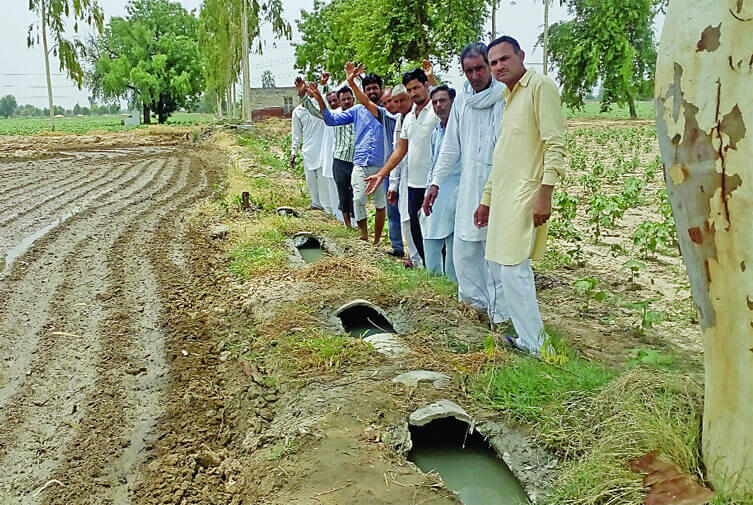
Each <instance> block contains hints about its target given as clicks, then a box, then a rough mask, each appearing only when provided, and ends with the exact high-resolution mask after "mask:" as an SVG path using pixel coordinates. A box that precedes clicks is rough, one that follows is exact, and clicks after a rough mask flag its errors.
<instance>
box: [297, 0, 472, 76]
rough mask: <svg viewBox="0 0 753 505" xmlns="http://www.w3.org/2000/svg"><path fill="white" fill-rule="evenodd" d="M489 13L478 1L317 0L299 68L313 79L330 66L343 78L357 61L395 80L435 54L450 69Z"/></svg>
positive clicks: (304, 25)
mask: <svg viewBox="0 0 753 505" xmlns="http://www.w3.org/2000/svg"><path fill="white" fill-rule="evenodd" d="M486 14H487V5H486V3H484V2H478V1H476V0H444V1H440V0H333V1H332V2H331V3H328V4H325V3H324V2H322V1H319V0H316V1H315V2H314V7H313V9H312V10H311V11H310V12H305V11H304V12H301V20H300V21H299V22H298V30H299V32H300V33H301V38H302V40H303V42H302V43H301V44H298V45H297V46H296V68H298V69H299V70H301V71H304V72H306V74H307V76H308V78H309V79H313V78H314V76H315V75H317V74H319V73H321V72H322V71H324V70H328V71H330V72H332V73H333V75H334V76H335V78H337V79H341V78H342V77H344V71H343V67H344V65H345V62H347V61H348V60H351V59H352V60H358V61H360V62H363V63H364V64H365V65H366V68H367V69H368V71H370V72H377V73H380V74H384V75H386V76H387V77H388V78H391V77H394V76H396V75H397V74H398V73H399V72H400V71H401V70H402V69H403V68H404V67H405V66H407V65H411V64H413V65H415V64H417V63H419V62H420V61H421V60H422V59H423V58H431V59H432V60H433V61H434V62H436V63H437V64H438V65H439V67H440V68H443V69H445V70H446V69H447V68H449V65H450V63H451V62H452V61H453V58H454V57H455V56H457V54H458V53H459V52H460V50H461V49H462V47H463V46H465V45H466V44H467V43H468V42H470V41H473V40H478V39H480V38H481V35H482V32H483V23H484V20H485V19H486Z"/></svg>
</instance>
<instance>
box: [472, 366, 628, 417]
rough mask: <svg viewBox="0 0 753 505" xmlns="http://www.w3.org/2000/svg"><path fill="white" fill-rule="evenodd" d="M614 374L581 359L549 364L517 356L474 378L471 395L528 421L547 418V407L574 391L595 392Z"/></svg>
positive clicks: (559, 401)
mask: <svg viewBox="0 0 753 505" xmlns="http://www.w3.org/2000/svg"><path fill="white" fill-rule="evenodd" d="M615 375H616V374H615V372H613V371H612V370H609V369H607V368H605V367H603V366H600V365H597V364H595V363H591V362H589V361H586V360H584V359H581V358H577V357H572V358H570V359H569V360H568V361H567V363H564V364H562V365H556V366H554V365H549V364H547V363H544V362H542V361H540V360H538V359H536V358H533V357H529V356H518V357H516V358H515V359H513V361H512V362H511V363H510V364H507V365H504V366H502V367H494V366H491V367H487V368H486V369H484V370H482V372H481V373H480V374H478V375H477V376H476V377H475V378H474V381H473V382H474V387H473V391H474V393H475V394H474V396H475V397H476V398H478V399H480V400H482V401H483V402H484V403H485V404H486V405H488V406H490V407H492V408H495V409H499V410H504V411H505V412H507V413H509V414H511V415H513V416H515V417H517V418H519V419H521V420H524V421H528V422H539V421H542V420H543V419H544V418H545V417H546V409H547V408H549V406H550V405H552V404H555V403H561V402H563V401H564V400H565V399H566V398H567V397H568V396H569V395H570V394H571V393H572V392H573V391H579V392H591V393H592V392H595V391H598V390H599V389H600V388H602V387H603V386H604V385H605V384H607V383H608V382H609V381H611V380H612V379H614V377H615Z"/></svg>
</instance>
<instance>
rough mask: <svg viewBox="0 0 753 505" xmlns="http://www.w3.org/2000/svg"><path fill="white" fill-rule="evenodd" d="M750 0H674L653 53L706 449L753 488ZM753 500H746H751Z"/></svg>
mask: <svg viewBox="0 0 753 505" xmlns="http://www.w3.org/2000/svg"><path fill="white" fill-rule="evenodd" d="M752 20H753V2H751V1H747V2H745V1H743V0H672V2H671V3H670V5H669V9H668V11H667V16H666V22H665V25H664V31H663V33H662V38H661V44H660V46H659V54H658V61H657V65H656V90H655V96H656V109H657V120H656V122H657V129H658V134H659V144H660V146H661V152H662V157H663V159H664V166H665V180H666V183H667V188H668V194H669V199H670V202H671V204H672V211H673V213H674V217H675V223H676V225H677V235H678V238H679V243H680V249H681V251H682V255H683V258H684V260H685V266H686V269H687V271H688V276H689V277H690V283H691V286H692V290H693V298H694V300H695V303H696V305H697V306H698V308H699V309H700V312H701V328H702V331H703V340H704V362H705V383H706V394H705V405H704V415H703V456H704V460H705V464H706V468H707V471H708V477H709V480H710V481H711V483H712V484H713V485H714V487H715V488H716V489H717V490H718V491H722V492H726V493H731V494H746V493H747V494H749V495H753V486H752V483H753V450H752V449H751V448H753V277H751V273H753V270H751V272H747V269H748V268H751V269H753V232H752V231H751V216H752V211H753V162H751V160H752V159H753V132H749V131H748V129H749V128H751V127H753V95H751V83H752V82H753V60H751V54H753V21H752ZM743 502H745V503H750V501H748V500H743Z"/></svg>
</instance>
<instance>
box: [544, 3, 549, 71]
mask: <svg viewBox="0 0 753 505" xmlns="http://www.w3.org/2000/svg"><path fill="white" fill-rule="evenodd" d="M549 2H550V0H544V45H543V48H542V49H543V50H544V59H543V60H542V61H543V63H544V75H546V74H547V72H549Z"/></svg>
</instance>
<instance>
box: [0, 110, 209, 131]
mask: <svg viewBox="0 0 753 505" xmlns="http://www.w3.org/2000/svg"><path fill="white" fill-rule="evenodd" d="M212 120H213V117H212V116H211V115H210V114H197V113H186V112H176V113H175V114H173V115H172V116H171V117H170V118H169V119H168V121H167V124H168V125H173V126H192V125H197V124H205V123H209V122H211V121H212ZM55 128H56V130H57V131H59V132H63V133H86V132H89V131H92V130H100V131H106V132H119V131H126V130H134V129H138V128H146V125H138V126H125V125H123V117H122V116H120V115H107V116H86V117H66V118H56V119H55ZM44 131H50V119H49V118H21V117H18V118H8V119H1V118H0V135H34V134H37V133H40V132H44Z"/></svg>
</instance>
